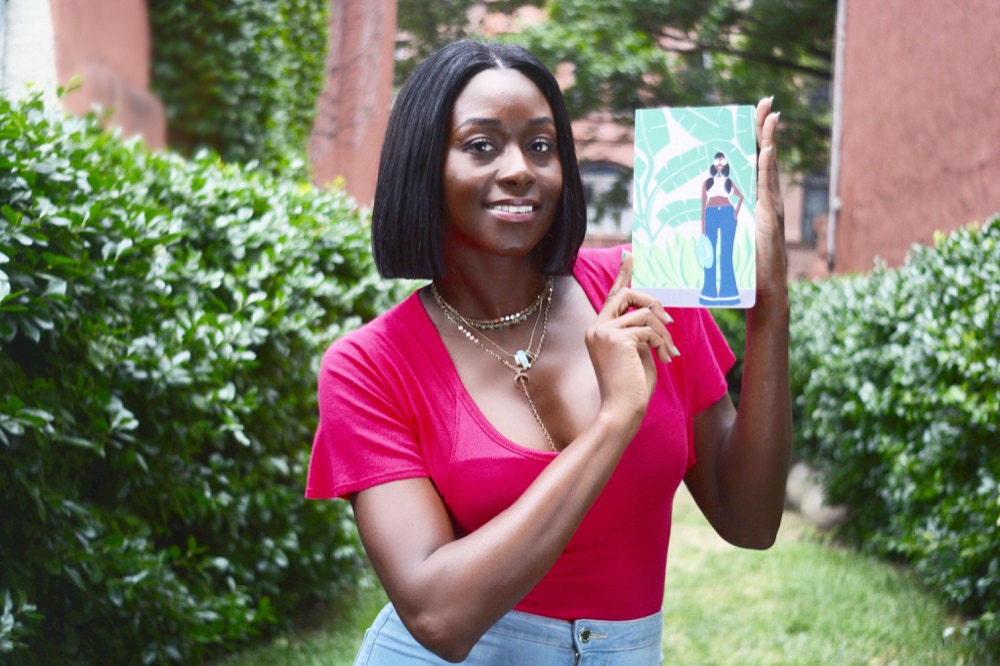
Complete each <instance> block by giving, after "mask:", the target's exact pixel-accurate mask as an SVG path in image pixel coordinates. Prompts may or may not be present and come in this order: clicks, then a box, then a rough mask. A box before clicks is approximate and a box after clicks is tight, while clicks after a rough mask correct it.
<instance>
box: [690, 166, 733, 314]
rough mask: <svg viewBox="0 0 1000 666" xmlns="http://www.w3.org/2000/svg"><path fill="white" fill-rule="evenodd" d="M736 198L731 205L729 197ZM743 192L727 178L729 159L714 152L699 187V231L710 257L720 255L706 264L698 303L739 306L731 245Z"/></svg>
mask: <svg viewBox="0 0 1000 666" xmlns="http://www.w3.org/2000/svg"><path fill="white" fill-rule="evenodd" d="M733 196H735V197H736V206H733V202H732V199H731V198H730V197H733ZM742 205H743V193H742V192H740V188H738V187H736V185H735V183H733V180H732V178H730V177H729V160H727V159H726V154H725V153H716V154H715V157H714V158H713V159H712V165H711V166H710V167H709V168H708V178H706V179H705V182H704V183H702V186H701V232H702V233H703V234H705V236H706V237H707V238H708V240H709V242H710V243H711V244H712V256H713V257H714V256H715V255H716V254H718V256H719V260H718V261H712V262H711V265H706V266H705V283H704V284H703V285H702V288H701V296H700V297H699V299H698V302H699V303H701V304H702V305H715V306H723V305H730V306H731V305H739V303H740V292H739V289H738V288H737V286H736V273H735V271H734V270H733V245H734V243H735V241H736V225H737V222H738V221H739V215H740V207H741V206H742Z"/></svg>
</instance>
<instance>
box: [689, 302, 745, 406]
mask: <svg viewBox="0 0 1000 666" xmlns="http://www.w3.org/2000/svg"><path fill="white" fill-rule="evenodd" d="M693 314H694V315H695V316H693V317H691V322H690V324H689V334H688V339H687V344H688V346H689V347H690V349H689V350H688V351H689V352H690V353H692V356H693V358H696V359H697V360H698V363H697V366H694V367H692V368H691V371H690V373H689V376H690V386H691V392H692V402H691V407H692V412H693V413H694V414H697V413H698V412H700V411H703V410H705V409H707V408H709V407H711V406H712V405H714V404H715V403H716V402H718V401H719V399H720V398H722V396H723V395H725V393H726V391H727V390H729V385H728V383H727V382H726V373H728V372H729V370H730V369H731V368H732V367H733V364H734V363H736V356H735V355H734V354H733V351H732V349H730V347H729V343H728V342H726V338H725V336H723V335H722V331H720V330H719V326H718V325H717V324H716V323H715V319H713V318H712V315H711V313H710V312H709V311H708V310H705V309H701V308H697V309H694V310H693Z"/></svg>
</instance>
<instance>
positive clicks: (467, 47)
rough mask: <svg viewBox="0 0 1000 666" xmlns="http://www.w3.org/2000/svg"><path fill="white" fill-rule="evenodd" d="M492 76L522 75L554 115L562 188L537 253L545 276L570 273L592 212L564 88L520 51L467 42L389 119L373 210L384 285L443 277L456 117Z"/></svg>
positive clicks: (413, 80) (417, 81) (435, 61)
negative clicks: (471, 90)
mask: <svg viewBox="0 0 1000 666" xmlns="http://www.w3.org/2000/svg"><path fill="white" fill-rule="evenodd" d="M487 69H513V70H516V71H518V72H520V73H522V74H524V76H526V77H527V78H528V79H530V80H531V81H532V82H533V83H534V84H535V85H536V86H537V87H538V89H539V90H540V91H541V93H542V95H544V97H545V99H546V100H547V101H548V103H549V106H550V107H551V109H552V114H553V117H554V118H553V119H554V121H555V129H556V135H557V137H558V141H557V150H558V154H559V161H560V163H561V165H562V178H563V186H562V195H561V197H560V200H559V204H558V206H557V208H556V213H555V217H554V218H553V221H552V226H551V227H550V228H549V232H548V234H547V235H546V236H545V238H543V239H542V241H541V242H540V243H539V246H538V249H539V269H540V270H541V271H542V272H543V273H547V274H563V273H568V272H569V271H570V270H572V267H573V262H574V261H575V259H576V254H577V251H578V250H579V248H580V245H581V244H582V243H583V239H584V235H585V234H586V232H587V208H586V203H585V201H584V195H583V182H582V181H581V179H580V169H579V166H578V164H577V159H576V150H575V146H574V143H573V130H572V127H571V125H570V118H569V112H568V111H567V110H566V103H565V101H564V100H563V95H562V91H561V90H560V89H559V84H558V83H557V82H556V80H555V77H554V76H553V75H552V73H551V72H550V71H549V70H548V69H547V68H546V67H545V65H543V64H542V63H541V61H539V60H538V59H537V58H535V56H533V55H531V54H530V53H529V52H528V51H526V50H525V49H523V48H521V47H520V46H515V45H512V44H487V43H483V42H476V41H471V40H462V41H458V42H454V43H452V44H449V45H448V46H445V47H443V48H441V49H439V50H438V51H436V52H434V53H433V54H431V55H430V56H429V57H428V58H427V59H426V60H424V61H423V62H422V63H421V64H420V65H419V66H418V67H417V68H416V69H415V70H414V71H413V73H412V74H411V75H410V77H409V78H408V79H407V80H406V82H405V83H404V84H403V87H402V88H401V89H400V91H399V95H398V96H397V98H396V101H395V104H394V106H393V109H392V112H391V113H390V115H389V124H388V127H387V128H386V132H385V140H384V142H383V144H382V156H381V160H380V163H379V172H378V180H377V182H376V185H375V199H374V203H373V206H372V254H373V256H374V259H375V265H376V267H377V268H378V271H379V273H380V274H381V275H382V276H383V277H386V278H414V279H434V278H435V277H438V276H441V275H443V274H444V256H443V255H444V253H443V248H442V243H443V239H444V231H445V229H444V217H445V215H444V210H445V208H444V163H445V155H446V147H447V142H448V139H449V136H450V135H451V122H452V117H451V116H452V111H453V108H454V105H455V100H456V98H457V97H458V96H459V94H461V92H462V90H463V89H464V88H465V86H466V84H468V82H469V80H470V79H472V77H473V76H475V75H476V74H478V73H480V72H482V71H484V70H487Z"/></svg>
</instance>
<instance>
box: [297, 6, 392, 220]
mask: <svg viewBox="0 0 1000 666" xmlns="http://www.w3.org/2000/svg"><path fill="white" fill-rule="evenodd" d="M332 3H333V4H332V11H331V23H330V51H329V54H328V56H327V82H326V88H325V89H324V90H323V93H322V95H321V96H320V99H319V102H318V106H317V115H316V122H315V123H314V125H313V132H312V136H311V138H310V142H309V157H310V161H311V162H312V166H313V180H314V182H315V183H316V184H317V185H320V186H325V185H328V184H329V183H331V182H332V181H334V180H335V179H337V178H340V177H342V178H343V179H344V181H345V184H346V188H347V191H348V192H349V193H350V194H351V195H353V196H354V198H355V199H357V200H358V202H359V203H361V204H364V205H368V206H370V205H371V202H372V198H373V195H374V194H375V180H376V176H377V173H378V161H379V155H380V152H381V148H382V135H383V134H384V133H385V127H386V124H387V122H388V118H389V107H390V104H391V101H392V76H393V67H394V63H393V50H394V48H395V42H396V0H381V1H380V2H371V0H332Z"/></svg>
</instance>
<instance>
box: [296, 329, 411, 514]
mask: <svg viewBox="0 0 1000 666" xmlns="http://www.w3.org/2000/svg"><path fill="white" fill-rule="evenodd" d="M386 333H387V332H386V331H384V330H383V328H382V327H380V326H377V325H375V326H373V325H369V326H368V327H365V328H362V329H359V330H358V331H355V332H354V333H353V334H351V335H349V336H348V337H345V338H343V339H341V340H339V341H337V342H336V343H334V344H333V345H332V346H331V347H330V349H328V350H327V352H326V354H324V356H323V361H322V364H321V366H320V373H319V380H318V400H319V425H318V427H317V429H316V435H315V438H314V441H313V449H312V456H311V458H310V461H309V472H308V477H307V480H306V493H305V495H306V497H307V498H311V499H325V498H334V497H338V498H343V499H347V498H348V497H349V496H350V495H351V494H352V493H355V492H358V491H361V490H364V489H366V488H369V487H371V486H375V485H378V484H381V483H387V482H389V481H397V480H400V479H406V478H415V477H426V476H429V473H428V470H427V465H426V463H425V460H424V456H423V454H422V451H421V447H420V438H419V435H418V427H417V424H416V423H415V422H414V419H413V417H412V410H410V409H408V408H407V402H408V401H407V394H406V391H405V387H404V382H403V381H402V380H401V378H400V376H399V374H398V368H399V359H398V358H396V356H397V353H398V352H397V351H396V346H395V345H394V344H391V336H387V334H386Z"/></svg>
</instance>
